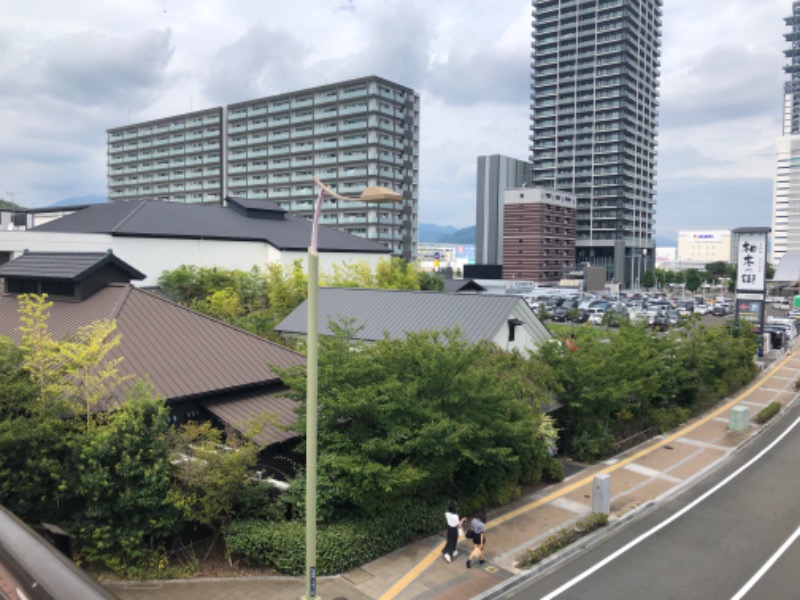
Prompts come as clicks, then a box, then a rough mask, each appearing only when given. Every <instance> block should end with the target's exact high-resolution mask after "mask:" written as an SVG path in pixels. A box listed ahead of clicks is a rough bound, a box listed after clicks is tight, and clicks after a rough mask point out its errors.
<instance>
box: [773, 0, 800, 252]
mask: <svg viewBox="0 0 800 600" xmlns="http://www.w3.org/2000/svg"><path fill="white" fill-rule="evenodd" d="M785 20H786V24H787V25H788V26H789V27H790V31H789V32H788V33H785V34H784V37H785V38H786V41H787V42H789V44H790V45H789V48H788V49H787V50H784V54H785V55H786V57H787V58H788V59H789V64H788V65H786V66H785V67H784V71H786V73H788V75H789V80H788V81H787V82H786V83H785V84H784V88H783V96H784V103H783V132H782V135H781V137H779V138H778V140H777V143H776V149H775V155H776V156H775V158H776V163H777V173H776V177H775V183H774V187H773V193H772V256H771V258H770V261H771V262H772V264H773V265H776V266H777V264H778V262H779V261H780V259H781V258H782V257H783V255H784V254H786V253H787V252H792V253H797V252H800V1H797V0H795V2H793V3H792V16H790V17H787V18H786V19H785Z"/></svg>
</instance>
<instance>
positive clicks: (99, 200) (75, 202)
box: [50, 196, 108, 208]
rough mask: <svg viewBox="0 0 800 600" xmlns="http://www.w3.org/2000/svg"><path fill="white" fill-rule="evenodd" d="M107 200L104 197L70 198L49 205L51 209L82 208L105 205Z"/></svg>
mask: <svg viewBox="0 0 800 600" xmlns="http://www.w3.org/2000/svg"><path fill="white" fill-rule="evenodd" d="M107 202H108V198H106V197H105V196H73V197H72V198H64V199H63V200H59V201H58V202H54V203H53V204H51V205H50V207H52V208H58V207H61V206H82V205H84V204H106V203H107Z"/></svg>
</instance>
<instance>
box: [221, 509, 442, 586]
mask: <svg viewBox="0 0 800 600" xmlns="http://www.w3.org/2000/svg"><path fill="white" fill-rule="evenodd" d="M443 515H444V508H443V507H432V506H430V505H425V504H420V505H417V506H409V507H407V508H405V509H404V510H401V511H399V513H398V512H397V511H395V512H392V513H391V514H387V515H381V516H379V517H376V518H370V519H355V518H354V519H348V520H346V521H341V522H339V523H333V524H330V525H325V524H320V525H318V527H317V565H316V566H317V573H318V574H320V575H332V574H335V573H342V572H344V571H347V570H349V569H352V568H354V567H357V566H359V565H363V564H364V563H367V562H369V561H371V560H374V559H376V558H378V557H380V556H383V555H384V554H387V553H389V552H391V551H393V550H396V549H397V548H400V547H401V546H404V545H405V544H408V543H409V542H411V541H413V540H415V539H418V538H420V537H423V536H426V535H431V534H434V533H436V532H438V531H440V530H441V529H442V524H443V523H444V520H443ZM225 535H226V543H227V547H228V552H229V553H230V554H231V555H239V556H241V557H243V558H244V559H245V560H246V561H247V562H248V563H251V564H256V565H259V566H268V567H272V568H274V569H277V570H278V571H281V572H282V573H286V574H289V575H301V574H302V573H303V572H304V570H305V524H304V523H303V522H301V521H290V522H283V523H269V522H264V521H260V520H259V521H256V520H247V521H234V522H233V523H231V524H230V525H228V527H227V528H226V530H225Z"/></svg>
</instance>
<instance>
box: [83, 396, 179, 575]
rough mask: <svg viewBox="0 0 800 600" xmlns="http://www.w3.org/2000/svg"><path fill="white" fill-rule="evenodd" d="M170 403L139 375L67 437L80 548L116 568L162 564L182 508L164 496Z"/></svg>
mask: <svg viewBox="0 0 800 600" xmlns="http://www.w3.org/2000/svg"><path fill="white" fill-rule="evenodd" d="M167 416H168V409H167V407H166V404H165V403H164V400H163V398H158V397H156V395H155V392H154V391H153V389H152V387H150V386H147V385H145V384H143V383H141V382H139V383H138V384H137V385H136V386H135V387H134V388H133V390H132V392H131V394H130V395H129V397H128V399H127V400H126V402H124V403H123V404H122V405H121V406H120V407H119V408H118V409H116V410H113V411H112V412H111V413H109V415H108V417H107V422H105V423H104V424H103V426H102V427H96V428H92V430H91V431H90V432H88V433H86V434H83V435H80V436H75V437H73V438H72V439H71V442H70V444H69V446H70V448H71V450H72V464H73V465H74V469H75V472H76V473H77V474H78V475H77V478H76V479H77V481H76V482H75V486H74V489H73V490H72V492H73V493H74V494H75V495H76V497H77V498H78V499H79V501H80V506H81V508H80V510H77V511H76V512H75V513H74V514H73V515H71V519H70V520H71V521H73V527H72V528H71V529H72V531H73V533H74V534H76V536H77V540H78V553H79V555H80V556H81V557H82V558H84V559H85V560H87V561H89V562H93V563H99V564H102V565H104V566H106V567H108V568H110V569H111V570H112V571H114V572H115V573H117V574H118V575H120V576H130V575H134V576H136V575H137V573H140V572H148V573H151V572H152V571H160V570H163V568H164V566H165V565H166V563H167V556H166V542H167V540H168V538H169V536H170V535H173V534H175V533H177V532H178V531H180V529H181V526H182V515H181V513H180V512H179V511H178V510H177V509H176V508H175V507H174V506H172V505H171V503H170V502H168V501H167V498H168V494H169V491H170V489H171V482H172V471H173V466H172V464H171V463H170V457H169V448H168V445H167V433H168V430H169V424H168V419H167Z"/></svg>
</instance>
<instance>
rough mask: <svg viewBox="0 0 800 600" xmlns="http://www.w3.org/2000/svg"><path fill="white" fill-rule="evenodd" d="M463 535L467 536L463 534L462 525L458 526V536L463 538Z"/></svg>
mask: <svg viewBox="0 0 800 600" xmlns="http://www.w3.org/2000/svg"><path fill="white" fill-rule="evenodd" d="M465 535H467V534H466V533H464V526H463V525H459V526H458V536H459V537H464V536H465Z"/></svg>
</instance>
